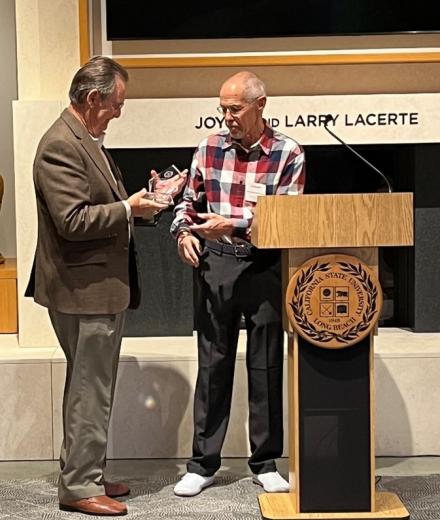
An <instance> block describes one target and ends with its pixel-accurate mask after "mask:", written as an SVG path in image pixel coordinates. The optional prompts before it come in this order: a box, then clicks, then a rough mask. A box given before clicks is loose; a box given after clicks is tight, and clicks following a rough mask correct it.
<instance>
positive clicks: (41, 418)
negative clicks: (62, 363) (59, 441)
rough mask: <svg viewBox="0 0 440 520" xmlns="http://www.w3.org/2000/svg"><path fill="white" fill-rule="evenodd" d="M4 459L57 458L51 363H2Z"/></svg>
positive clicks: (0, 449)
mask: <svg viewBox="0 0 440 520" xmlns="http://www.w3.org/2000/svg"><path fill="white" fill-rule="evenodd" d="M0 395H1V396H2V398H1V399H0V417H1V421H0V460H43V459H52V457H53V439H52V402H51V397H52V385H51V373H50V361H49V362H41V363H38V362H35V363H8V362H0Z"/></svg>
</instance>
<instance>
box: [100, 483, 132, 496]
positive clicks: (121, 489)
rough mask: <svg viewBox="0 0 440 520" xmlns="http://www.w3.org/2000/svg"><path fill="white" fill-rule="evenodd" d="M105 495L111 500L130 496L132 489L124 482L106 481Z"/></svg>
mask: <svg viewBox="0 0 440 520" xmlns="http://www.w3.org/2000/svg"><path fill="white" fill-rule="evenodd" d="M104 489H105V494H106V495H107V496H108V497H110V498H117V497H125V496H127V495H129V494H130V488H129V487H128V486H127V484H124V483H123V482H108V481H107V480H104Z"/></svg>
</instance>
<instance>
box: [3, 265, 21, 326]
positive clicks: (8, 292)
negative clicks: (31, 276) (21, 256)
mask: <svg viewBox="0 0 440 520" xmlns="http://www.w3.org/2000/svg"><path fill="white" fill-rule="evenodd" d="M17 329H18V320H17V261H16V259H15V258H6V259H5V263H3V264H0V334H5V333H16V332H17Z"/></svg>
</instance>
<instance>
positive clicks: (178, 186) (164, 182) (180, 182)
mask: <svg viewBox="0 0 440 520" xmlns="http://www.w3.org/2000/svg"><path fill="white" fill-rule="evenodd" d="M187 173H188V170H183V172H180V173H179V175H175V176H174V177H171V179H161V178H160V177H159V175H158V174H157V172H156V170H151V178H152V180H153V185H154V191H155V192H156V193H166V194H168V195H172V196H173V197H175V196H176V195H177V194H178V193H180V192H181V191H182V189H183V188H184V186H185V184H186V180H187Z"/></svg>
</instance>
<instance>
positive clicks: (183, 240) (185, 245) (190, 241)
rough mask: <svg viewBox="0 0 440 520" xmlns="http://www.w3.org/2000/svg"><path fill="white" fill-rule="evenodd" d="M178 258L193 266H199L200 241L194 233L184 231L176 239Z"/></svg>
mask: <svg viewBox="0 0 440 520" xmlns="http://www.w3.org/2000/svg"><path fill="white" fill-rule="evenodd" d="M177 249H178V251H179V256H180V258H181V259H182V260H183V261H184V262H185V263H186V264H189V265H191V266H193V267H199V254H200V252H201V249H202V248H201V246H200V241H199V240H198V238H197V237H195V236H194V235H191V234H188V233H184V234H182V235H180V236H179V237H178V239H177Z"/></svg>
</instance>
